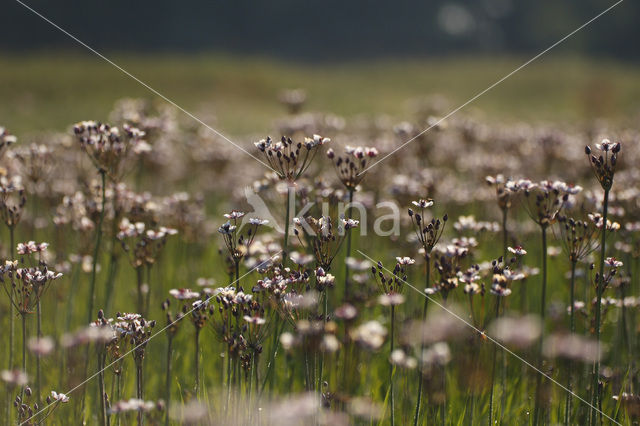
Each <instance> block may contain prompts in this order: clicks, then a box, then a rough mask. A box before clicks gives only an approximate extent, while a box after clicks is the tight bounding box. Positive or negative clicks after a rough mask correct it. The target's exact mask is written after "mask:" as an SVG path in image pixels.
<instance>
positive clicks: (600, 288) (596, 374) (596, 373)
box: [590, 189, 609, 424]
mask: <svg viewBox="0 0 640 426" xmlns="http://www.w3.org/2000/svg"><path fill="white" fill-rule="evenodd" d="M608 208H609V190H608V189H605V191H604V202H603V204H602V237H601V240H600V275H599V280H598V282H597V283H596V296H597V299H596V323H595V328H596V341H597V342H598V347H599V346H600V321H601V318H600V316H601V307H602V293H603V292H604V285H603V281H604V260H605V256H606V254H605V250H606V237H607V212H608ZM599 378H600V360H599V359H598V360H597V361H596V362H594V363H593V383H592V388H591V393H592V395H591V406H592V408H591V415H590V424H595V423H596V416H597V412H596V408H595V407H597V406H598V381H599Z"/></svg>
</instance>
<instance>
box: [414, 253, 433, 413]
mask: <svg viewBox="0 0 640 426" xmlns="http://www.w3.org/2000/svg"><path fill="white" fill-rule="evenodd" d="M425 262H426V278H425V289H428V288H429V287H430V286H431V256H430V255H428V254H427V255H426V256H425ZM428 303H429V297H428V296H426V295H425V298H424V305H423V306H422V327H424V323H425V321H426V319H427V305H428ZM421 340H424V339H422V338H421ZM423 352H424V343H421V344H420V354H419V355H418V368H417V370H416V371H417V376H418V399H417V400H416V409H415V411H414V414H413V426H417V425H418V422H419V421H420V405H421V404H422V382H423V381H424V378H423V377H422V353H423Z"/></svg>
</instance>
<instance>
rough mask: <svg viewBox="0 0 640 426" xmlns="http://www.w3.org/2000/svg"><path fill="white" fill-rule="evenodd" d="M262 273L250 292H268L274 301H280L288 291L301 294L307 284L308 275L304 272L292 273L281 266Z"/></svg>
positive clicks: (275, 266)
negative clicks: (261, 276)
mask: <svg viewBox="0 0 640 426" xmlns="http://www.w3.org/2000/svg"><path fill="white" fill-rule="evenodd" d="M264 272H265V275H264V276H263V278H261V279H259V280H258V282H257V283H256V285H255V286H254V287H253V289H252V291H253V292H254V293H260V292H268V293H269V294H271V295H273V296H274V297H275V299H276V300H282V299H283V298H284V297H285V296H286V295H287V293H288V291H290V290H295V291H296V292H298V293H301V292H303V291H304V290H306V286H307V285H308V283H309V273H308V272H307V271H304V270H301V271H295V270H294V271H292V270H291V269H289V268H285V267H283V266H282V265H273V266H272V267H270V268H269V269H268V270H266V271H264Z"/></svg>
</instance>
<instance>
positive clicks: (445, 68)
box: [0, 0, 640, 134]
mask: <svg viewBox="0 0 640 426" xmlns="http://www.w3.org/2000/svg"><path fill="white" fill-rule="evenodd" d="M24 2H25V3H26V4H28V5H29V6H31V7H33V8H34V9H36V10H37V11H38V12H39V13H41V14H42V15H44V16H46V17H47V18H49V19H50V20H51V21H53V22H55V23H56V24H57V25H59V26H61V27H62V28H64V29H66V30H68V31H69V32H70V33H72V34H74V35H75V36H77V37H78V38H79V39H80V40H82V41H83V42H86V43H87V44H89V45H90V46H92V47H94V48H96V49H97V50H98V51H100V52H101V53H104V54H105V55H106V56H108V57H109V58H110V59H112V60H114V61H115V62H116V63H118V64H119V65H121V66H122V67H124V68H125V69H127V70H128V71H130V72H132V73H133V74H135V75H136V76H137V77H139V78H140V79H141V80H143V81H145V82H147V83H148V84H150V85H151V86H152V87H154V88H155V89H157V90H159V91H160V92H162V93H163V94H165V95H166V96H168V97H169V98H171V99H173V100H174V101H175V102H176V103H178V104H180V105H182V106H184V107H186V108H188V109H195V110H197V111H198V112H199V113H200V114H203V115H204V116H205V117H203V118H207V120H205V121H207V122H211V120H213V121H214V122H211V124H214V125H218V126H221V127H222V128H223V129H225V130H227V131H229V132H232V133H242V134H247V133H254V132H257V133H264V132H266V131H267V130H269V125H270V123H271V122H272V121H273V119H274V116H276V115H277V114H278V113H281V112H282V109H281V106H280V105H279V104H278V102H277V98H278V94H279V93H280V92H281V91H282V90H283V89H287V88H303V89H305V90H306V92H307V107H309V108H310V109H313V110H320V111H331V112H334V113H336V114H340V115H345V116H347V117H352V116H356V115H358V114H373V115H375V114H388V115H391V116H393V117H401V116H402V115H403V114H406V113H407V112H408V108H409V106H408V105H411V103H412V102H414V101H416V100H419V99H420V98H422V97H425V96H433V95H438V96H442V97H443V98H444V99H446V100H447V101H449V102H451V105H452V106H457V104H458V103H462V102H464V101H466V100H467V99H468V98H470V97H472V96H473V95H475V94H476V93H478V92H479V91H481V90H483V89H484V88H486V87H487V86H489V85H490V84H492V83H494V82H495V81H496V80H498V79H500V78H501V77H503V76H504V75H505V74H507V73H509V72H510V71H512V70H513V69H514V68H516V67H517V66H519V65H520V64H521V63H523V62H524V61H526V60H528V59H529V58H531V57H532V56H534V55H535V54H537V53H539V52H540V51H542V50H544V49H545V48H547V47H549V46H550V45H551V44H553V43H555V42H556V41H558V40H559V39H561V38H562V37H564V36H565V35H567V34H568V33H570V32H571V31H573V30H574V29H576V28H577V27H579V26H580V25H582V24H584V23H585V22H586V21H588V20H589V19H591V18H593V17H594V16H595V15H597V14H598V13H600V12H602V11H603V10H605V9H606V8H607V7H609V6H611V5H613V4H614V3H615V1H613V0H612V1H607V0H567V1H557V0H537V1H514V0H456V1H448V0H434V1H425V2H415V1H407V0H400V1H393V2H370V1H363V0H351V1H346V2H345V1H334V0H325V1H323V2H315V1H304V2H301V1H294V0H273V1H269V2H256V1H246V0H237V1H209V0H189V1H183V2H158V1H150V0H139V1H134V2H132V1H124V0H111V1H109V2H104V1H95V0H83V1H79V0H67V1H64V2H55V3H52V2H47V1H44V0H24ZM1 15H2V25H0V79H1V80H0V81H1V82H2V84H1V85H0V99H2V102H0V117H2V122H3V125H4V126H6V127H8V128H9V127H10V128H11V129H12V130H13V131H14V132H22V131H37V130H42V129H46V128H56V129H63V128H65V126H67V125H68V124H70V123H72V122H74V121H78V120H81V119H89V118H95V119H98V120H104V119H106V114H107V113H108V111H109V110H110V109H111V108H112V107H113V104H114V102H115V100H116V99H118V98H121V97H146V98H149V99H153V98H154V96H153V95H152V94H151V93H149V92H148V91H147V90H146V89H145V88H143V87H142V86H140V85H139V84H138V83H136V82H135V81H133V80H131V79H130V78H129V77H127V76H125V75H124V74H122V73H121V72H120V71H118V70H117V69H115V68H113V67H112V66H111V65H109V64H108V63H106V62H104V61H102V60H101V59H100V58H98V57H97V56H95V55H94V54H92V53H91V52H89V51H88V50H87V49H85V48H84V47H82V46H80V45H78V44H77V43H76V42H75V41H73V40H71V39H70V38H69V37H67V36H66V35H64V34H63V33H62V32H60V31H59V30H57V29H55V28H54V27H52V26H51V25H50V24H48V23H47V22H45V21H44V20H42V19H41V18H39V17H38V16H36V15H35V14H34V13H33V12H31V11H29V10H28V9H26V8H25V7H24V6H22V5H21V4H20V3H18V2H16V1H13V0H8V1H5V2H3V5H2V6H1ZM638 16H640V3H638V2H636V1H632V0H627V1H624V2H622V3H621V4H620V5H618V6H617V7H615V8H614V9H612V10H611V11H610V12H609V13H607V14H606V15H604V16H602V17H601V18H599V19H598V20H597V21H595V22H594V23H592V24H591V25H589V26H588V27H586V28H585V29H584V30H582V31H580V32H579V33H577V34H576V35H574V36H572V37H571V38H570V39H569V40H567V41H566V42H565V43H563V44H562V45H560V46H558V47H557V48H555V49H554V50H553V51H552V52H550V53H549V54H547V55H545V56H544V57H542V58H541V59H539V60H538V61H536V63H534V64H532V65H530V66H528V67H527V68H526V69H524V70H522V71H520V72H519V73H518V74H517V75H515V76H514V77H512V78H511V79H509V80H508V81H507V82H505V83H504V84H503V85H501V86H500V87H499V88H496V89H495V90H493V91H492V92H490V93H489V94H487V95H485V96H484V97H483V98H481V99H480V100H478V101H477V102H475V103H474V104H473V105H472V107H470V109H473V108H476V109H477V110H480V111H483V112H484V113H486V114H489V115H492V116H496V117H501V118H505V119H524V120H532V119H535V120H564V119H570V120H591V119H593V118H600V117H603V118H614V117H623V116H625V117H629V116H633V115H634V114H637V112H638V109H639V108H638V106H639V101H638V99H640V96H638V95H640V78H638V76H639V75H640V74H638V68H637V61H638V59H640V50H638V49H637V47H636V46H635V43H634V41H635V40H638V39H640V26H638V25H637V24H636V22H635V19H636V18H637V17H638Z"/></svg>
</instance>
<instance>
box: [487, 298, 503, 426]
mask: <svg viewBox="0 0 640 426" xmlns="http://www.w3.org/2000/svg"><path fill="white" fill-rule="evenodd" d="M499 316H500V296H496V319H497V318H498V317H499ZM497 350H498V345H493V361H492V363H493V364H492V366H491V391H490V393H489V426H491V425H493V391H494V385H495V381H496V358H497Z"/></svg>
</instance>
